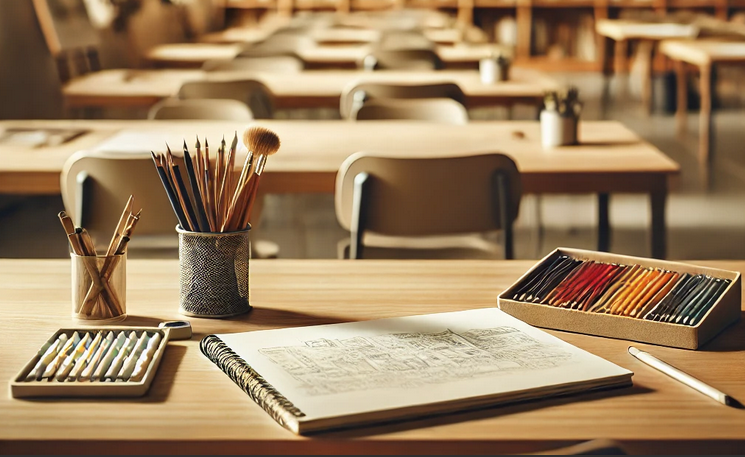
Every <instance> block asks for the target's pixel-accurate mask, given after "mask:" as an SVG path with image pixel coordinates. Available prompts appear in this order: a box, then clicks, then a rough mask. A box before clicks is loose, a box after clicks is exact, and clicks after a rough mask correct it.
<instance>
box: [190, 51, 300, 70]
mask: <svg viewBox="0 0 745 457" xmlns="http://www.w3.org/2000/svg"><path fill="white" fill-rule="evenodd" d="M304 67H305V64H304V63H303V61H302V60H301V59H300V58H298V57H297V56H295V55H277V56H264V57H236V58H235V59H216V60H208V61H206V62H205V63H204V64H203V65H202V70H204V71H268V72H282V73H299V72H301V71H303V69H304Z"/></svg>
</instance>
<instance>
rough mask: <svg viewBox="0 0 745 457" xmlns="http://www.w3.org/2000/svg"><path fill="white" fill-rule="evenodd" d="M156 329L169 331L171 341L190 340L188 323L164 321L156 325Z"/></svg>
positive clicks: (189, 325) (189, 324)
mask: <svg viewBox="0 0 745 457" xmlns="http://www.w3.org/2000/svg"><path fill="white" fill-rule="evenodd" d="M158 327H160V328H167V329H170V330H171V331H170V334H171V337H170V339H171V340H188V339H191V323H189V322H188V321H165V322H161V323H160V324H158Z"/></svg>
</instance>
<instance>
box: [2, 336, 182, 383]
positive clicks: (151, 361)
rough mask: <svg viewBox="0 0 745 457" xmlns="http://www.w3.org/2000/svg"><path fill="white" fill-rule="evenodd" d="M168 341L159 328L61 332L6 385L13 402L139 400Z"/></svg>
mask: <svg viewBox="0 0 745 457" xmlns="http://www.w3.org/2000/svg"><path fill="white" fill-rule="evenodd" d="M169 337H170V329H168V328H159V327H105V328H92V327H91V328H64V329H59V330H58V331H57V332H55V334H54V335H52V337H51V338H49V339H48V340H47V341H46V342H45V343H44V344H43V345H42V346H41V348H40V349H39V351H38V352H37V353H36V355H35V356H34V357H33V358H32V359H31V360H29V362H28V363H27V364H26V365H25V366H24V367H23V368H22V369H21V371H20V372H19V373H18V375H17V376H15V377H14V378H13V379H12V380H11V382H10V391H11V395H12V396H13V397H17V398H20V397H99V396H100V397H138V396H142V395H144V394H145V393H146V392H147V390H148V389H149V388H150V384H151V383H152V382H153V378H154V377H155V372H156V371H157V369H158V365H159V364H160V360H161V358H162V357H163V352H164V351H165V348H166V345H167V344H168V340H169Z"/></svg>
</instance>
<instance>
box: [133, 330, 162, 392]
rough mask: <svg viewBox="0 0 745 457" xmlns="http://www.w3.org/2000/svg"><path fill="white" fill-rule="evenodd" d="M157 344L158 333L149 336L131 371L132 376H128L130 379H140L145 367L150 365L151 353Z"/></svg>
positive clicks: (145, 369) (158, 339)
mask: <svg viewBox="0 0 745 457" xmlns="http://www.w3.org/2000/svg"><path fill="white" fill-rule="evenodd" d="M159 344H160V333H156V334H155V335H154V336H153V337H152V338H150V341H148V342H147V348H145V350H144V351H142V354H141V355H140V358H139V359H137V364H136V365H135V368H134V371H132V376H130V377H129V380H130V381H134V382H138V381H141V380H142V377H143V376H145V372H146V371H147V367H148V366H149V365H150V361H151V360H152V359H153V354H155V351H156V350H157V349H158V345H159Z"/></svg>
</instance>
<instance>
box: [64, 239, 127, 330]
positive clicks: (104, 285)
mask: <svg viewBox="0 0 745 457" xmlns="http://www.w3.org/2000/svg"><path fill="white" fill-rule="evenodd" d="M70 260H71V261H72V317H73V318H74V319H78V320H85V321H96V323H111V322H117V321H121V320H123V319H125V318H126V317H127V254H116V255H112V256H110V257H107V256H105V255H99V256H92V255H91V256H84V255H77V254H74V253H71V254H70Z"/></svg>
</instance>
